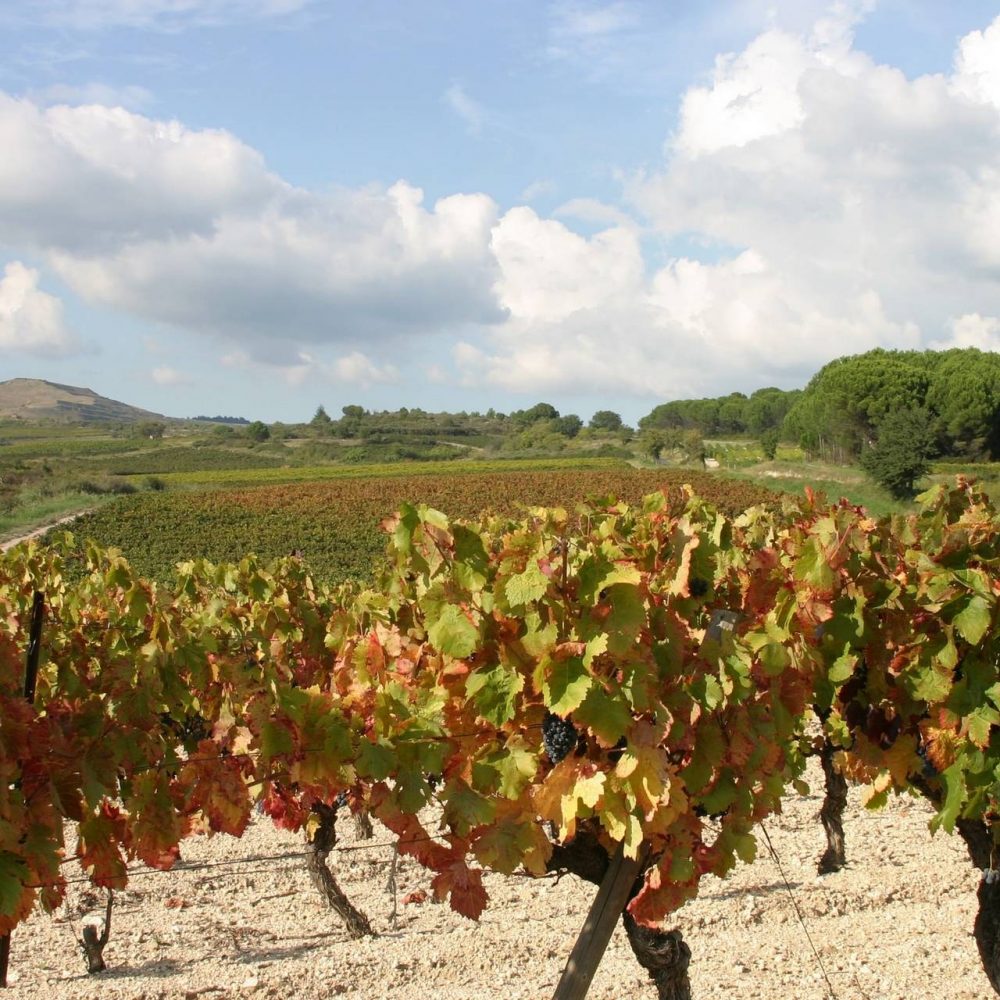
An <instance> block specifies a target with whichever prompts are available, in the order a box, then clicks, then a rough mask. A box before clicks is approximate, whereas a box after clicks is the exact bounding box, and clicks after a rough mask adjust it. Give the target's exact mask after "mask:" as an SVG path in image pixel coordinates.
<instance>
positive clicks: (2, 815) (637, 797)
mask: <svg viewBox="0 0 1000 1000" xmlns="http://www.w3.org/2000/svg"><path fill="white" fill-rule="evenodd" d="M779 503H780V506H773V505H772V506H771V507H754V508H751V509H749V510H747V511H746V512H745V513H742V514H740V515H738V516H733V515H728V514H723V513H720V512H718V511H717V510H716V509H715V508H714V507H712V506H711V505H709V504H708V503H707V502H705V501H703V500H701V499H700V498H698V497H696V496H694V495H693V494H692V492H691V491H690V490H686V489H672V490H667V491H663V492H659V493H655V494H652V495H650V496H648V497H646V499H645V500H644V501H643V502H642V504H641V505H638V506H629V505H627V504H610V505H599V506H593V505H591V506H581V507H579V508H577V509H576V510H574V511H572V512H569V511H567V510H564V509H560V508H539V509H534V510H531V511H529V512H526V513H523V514H521V515H519V516H517V517H515V518H509V517H505V518H492V519H484V520H478V521H477V520H472V521H451V520H449V519H448V518H447V517H446V516H445V515H444V514H442V513H440V512H438V511H436V510H434V509H432V508H429V507H426V506H424V507H413V506H408V505H403V506H402V507H401V508H400V510H399V511H398V513H397V514H396V515H395V516H393V517H392V518H391V519H390V520H389V521H388V522H387V523H386V525H385V527H386V530H387V532H388V538H389V544H388V557H387V561H386V563H385V566H384V569H383V571H382V575H381V577H380V578H379V580H378V582H377V585H375V586H373V587H362V586H360V585H353V584H352V585H345V586H340V587H326V586H321V585H319V584H317V583H316V582H315V581H314V579H313V578H312V576H311V575H310V572H309V569H308V567H307V565H305V564H303V563H301V562H300V561H298V560H284V561H280V562H277V563H271V564H266V563H262V562H259V561H257V560H256V559H253V558H248V559H244V560H243V561H241V562H240V563H238V564H222V565H213V564H210V563H207V562H205V561H195V562H189V563H186V564H182V565H181V566H180V567H179V570H178V575H177V579H176V582H175V584H173V585H172V586H170V587H163V586H159V585H156V584H153V583H150V582H148V581H145V580H143V579H140V578H138V577H137V576H136V575H135V574H134V572H133V571H132V569H131V568H130V566H129V565H128V564H127V563H126V562H125V561H124V560H123V559H122V558H121V557H120V556H118V555H117V554H116V553H115V552H114V551H113V550H111V551H108V550H102V549H98V548H96V547H93V546H83V547H81V546H80V545H78V544H77V543H76V542H75V540H74V539H73V538H72V537H67V538H66V539H65V540H64V542H63V543H62V544H60V545H57V546H55V547H51V548H45V547H39V546H36V545H29V546H22V547H20V548H18V549H16V550H14V551H13V552H12V553H10V554H8V555H6V556H5V557H3V559H2V560H0V933H4V932H6V931H8V930H10V929H11V928H12V927H14V926H15V925H16V924H17V923H18V922H19V921H21V920H23V919H24V917H25V916H26V915H27V913H28V911H29V910H30V908H31V907H32V905H33V904H34V902H35V901H36V899H37V900H40V901H41V903H42V904H43V905H44V906H45V907H46V908H47V909H52V908H53V907H55V906H57V905H58V904H59V902H60V900H61V898H62V895H63V892H64V889H65V879H66V878H67V877H68V876H69V874H70V872H71V871H72V868H71V867H70V866H67V865H66V864H65V863H63V862H64V861H65V860H66V858H65V853H66V851H65V841H64V834H63V830H64V824H65V822H66V821H72V822H74V823H76V824H77V825H78V831H79V838H78V848H77V851H76V855H77V858H78V861H79V864H80V865H81V866H82V867H83V869H84V871H85V872H87V873H88V874H89V876H90V877H91V878H92V879H93V880H94V882H95V883H97V884H100V885H107V886H119V885H122V884H124V882H125V879H126V877H127V865H128V864H129V863H131V862H135V861H140V862H143V863H145V864H147V865H151V866H154V867H157V868H169V867H170V866H171V865H172V864H173V863H174V862H175V861H176V859H177V858H178V856H179V853H180V850H181V849H182V843H183V840H184V839H185V838H186V837H188V836H191V835H194V834H198V833H206V832H226V833H231V834H234V835H237V836H238V835H239V834H241V833H242V831H243V830H244V829H245V827H246V825H247V823H248V822H249V818H250V816H251V812H252V809H253V807H254V805H255V803H261V804H262V807H263V809H264V811H265V812H266V813H267V814H268V815H269V816H270V817H271V818H272V819H273V821H274V822H275V823H277V824H279V825H280V826H282V827H286V828H290V829H297V828H300V827H302V826H303V825H304V824H306V823H308V822H309V817H310V810H311V806H312V804H313V803H316V802H323V803H326V804H333V803H334V802H335V801H336V800H337V798H338V796H340V795H341V794H342V793H344V794H345V795H346V799H347V802H348V804H349V806H350V808H351V809H354V810H357V809H361V808H366V809H368V810H370V811H371V812H372V814H373V815H374V816H375V817H377V818H378V819H379V820H380V821H381V822H382V823H383V824H384V825H385V826H386V827H388V828H389V829H390V830H391V831H393V833H394V834H395V836H396V837H397V838H398V840H399V849H400V851H401V852H403V853H406V854H409V855H411V856H412V857H414V858H416V859H417V860H418V861H419V862H420V863H421V864H423V865H425V866H426V867H427V868H428V869H430V870H431V872H432V874H431V876H430V880H429V890H430V891H431V892H433V894H434V895H435V896H437V897H438V898H440V899H445V898H447V899H448V900H449V902H450V904H451V906H452V907H453V908H454V909H455V910H456V911H458V912H459V913H462V914H464V915H466V916H469V917H472V918H476V917H478V916H479V914H480V913H481V912H482V910H483V908H484V906H485V905H486V903H487V895H486V891H485V889H484V886H483V879H482V874H483V870H484V869H491V870H494V871H498V872H502V873H511V872H513V871H515V870H517V869H526V870H527V871H529V872H533V873H536V874H541V873H543V872H544V871H545V870H546V863H547V861H548V859H549V857H550V855H551V852H552V844H553V836H554V837H555V838H556V839H558V840H559V841H562V842H567V841H570V840H571V839H572V838H573V837H574V835H575V834H576V833H577V831H578V830H579V828H580V826H581V824H586V825H587V826H588V829H589V830H591V831H593V830H597V832H598V836H599V838H600V839H601V840H602V842H603V843H604V844H605V846H607V847H608V848H609V850H610V849H611V848H613V847H614V846H615V845H617V844H623V845H624V848H625V851H626V852H627V853H628V854H630V855H632V856H636V855H638V854H639V852H640V851H642V852H643V854H644V855H645V854H646V852H648V856H649V857H650V858H651V859H652V863H651V864H650V866H649V867H648V868H647V870H646V873H645V881H644V884H643V887H642V889H641V891H640V892H639V893H638V894H637V895H636V896H635V897H634V898H633V899H632V901H631V903H630V904H629V909H630V911H631V913H632V915H633V916H634V917H635V918H636V919H637V920H638V921H639V922H640V923H643V924H646V925H656V924H658V923H660V922H661V921H662V920H663V919H664V918H665V917H666V916H667V915H668V914H669V913H671V912H672V911H673V910H675V909H677V908H678V907H679V906H681V905H682V904H683V903H684V902H685V901H686V900H687V899H689V898H691V897H692V896H693V895H695V894H696V893H697V891H698V885H699V881H700V879H701V878H702V877H703V876H704V875H706V874H713V875H717V876H724V875H725V874H726V873H727V872H728V871H729V870H730V869H731V868H732V867H733V866H734V865H735V864H736V863H737V861H738V860H743V861H745V862H750V861H752V860H753V858H754V855H755V849H756V840H755V837H754V828H755V826H756V825H758V824H759V823H760V821H761V820H763V819H764V818H766V817H767V816H768V815H770V814H772V813H774V812H776V811H779V810H780V808H781V803H782V800H783V798H784V797H785V796H786V795H787V794H790V790H791V789H792V788H793V786H795V785H797V784H798V782H799V779H800V776H801V773H802V771H803V768H804V764H805V759H806V756H807V755H808V754H809V753H810V752H811V751H812V749H813V740H814V739H815V736H814V734H815V731H816V730H815V726H816V722H817V720H818V719H821V720H823V724H824V725H825V728H826V734H827V737H828V738H829V739H830V740H832V741H833V742H834V744H835V745H836V746H837V747H839V748H840V753H839V755H838V756H839V765H840V766H841V768H842V769H843V770H844V772H845V773H846V774H847V775H848V776H849V777H850V778H851V779H853V780H855V781H859V782H862V783H864V784H866V785H868V786H869V787H870V795H871V797H872V804H873V805H877V804H878V803H879V802H880V801H881V800H882V799H884V797H885V796H886V795H888V794H889V793H890V792H891V791H906V790H908V789H911V788H913V787H915V786H919V787H921V788H927V787H928V786H930V787H932V788H933V789H934V790H935V791H936V792H938V793H939V795H938V796H937V798H938V800H939V802H940V809H939V812H938V814H937V816H936V818H935V825H941V826H944V827H945V828H948V829H950V828H951V827H952V826H953V825H954V823H955V821H956V819H957V818H958V817H959V816H963V815H965V816H973V817H976V818H983V819H985V820H986V821H987V822H988V823H992V822H993V821H994V820H995V819H997V817H998V815H1000V807H998V799H1000V789H998V786H997V778H996V777H995V773H994V771H995V768H996V767H997V765H998V764H1000V760H998V758H1000V728H998V724H1000V671H998V666H997V661H998V655H1000V647H998V640H997V638H996V636H995V628H994V626H995V621H996V610H997V595H998V591H1000V583H998V582H997V560H998V558H1000V520H998V518H997V515H996V513H995V512H994V511H993V510H992V508H991V507H990V506H989V503H988V502H987V500H986V499H985V498H984V497H983V496H982V495H981V494H979V493H978V492H977V491H976V489H975V488H974V487H973V486H971V485H969V484H968V483H966V482H960V483H959V485H958V487H957V488H955V489H953V490H950V491H949V490H945V489H939V490H938V491H936V492H935V493H933V494H930V495H928V496H927V497H926V498H925V503H924V506H923V508H922V510H921V511H920V513H918V514H916V515H912V516H907V517H901V516H897V517H893V518H891V519H884V520H880V521H876V520H873V519H872V518H869V517H868V516H867V515H866V513H865V512H864V511H863V510H862V509H860V508H856V507H852V506H850V505H848V504H846V503H845V502H842V503H840V504H836V505H832V506H831V505H827V504H824V503H820V502H818V501H816V500H815V499H814V498H807V499H806V500H805V501H804V502H803V501H795V500H792V499H790V498H785V499H783V500H781V501H779ZM70 580H72V583H69V582H67V581H70ZM36 590H40V591H43V592H44V593H45V594H46V597H47V602H48V609H49V610H48V617H47V621H46V625H45V632H44V647H43V651H42V664H41V671H40V675H39V683H38V691H37V696H36V698H35V702H34V704H33V705H29V704H27V702H26V701H25V700H24V699H23V696H22V684H23V680H22V678H23V670H24V661H25V647H26V643H27V632H28V617H29V615H30V609H31V603H32V595H33V593H34V591H36ZM724 612H726V613H724ZM546 712H552V713H555V714H556V715H558V716H560V717H563V718H570V719H572V721H573V724H574V725H575V727H576V729H577V731H578V732H579V740H578V744H577V747H576V749H575V751H573V752H571V753H570V754H569V755H568V756H567V757H565V759H563V760H561V761H560V762H559V763H558V764H552V763H551V761H549V759H548V758H547V756H546V755H545V753H544V750H543V747H542V737H541V724H542V720H543V718H544V717H545V714H546Z"/></svg>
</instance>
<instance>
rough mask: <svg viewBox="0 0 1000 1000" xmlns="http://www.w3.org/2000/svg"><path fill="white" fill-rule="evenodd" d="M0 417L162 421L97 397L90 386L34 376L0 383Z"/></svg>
mask: <svg viewBox="0 0 1000 1000" xmlns="http://www.w3.org/2000/svg"><path fill="white" fill-rule="evenodd" d="M0 418H2V419H7V420H9V419H11V418H14V419H18V420H64V421H66V422H67V423H104V422H109V423H110V422H114V423H130V422H132V421H136V420H163V419H164V418H163V416H162V415H161V414H159V413H152V412H150V411H149V410H141V409H139V408H138V407H137V406H129V405H128V404H127V403H119V402H118V401H117V400H114V399H107V398H106V397H104V396H98V395H97V393H96V392H94V391H93V390H92V389H81V388H79V387H78V386H75V385H58V384H57V383H55V382H45V381H44V380H42V379H37V378H12V379H9V380H8V381H6V382H0Z"/></svg>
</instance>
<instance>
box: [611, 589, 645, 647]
mask: <svg viewBox="0 0 1000 1000" xmlns="http://www.w3.org/2000/svg"><path fill="white" fill-rule="evenodd" d="M607 594H608V600H609V601H610V602H611V614H610V615H608V617H607V619H606V620H605V622H604V630H605V631H606V632H607V634H608V652H609V653H614V654H621V653H626V652H628V650H629V649H631V648H632V646H633V645H635V640H636V637H637V636H638V635H639V633H640V632H641V631H642V629H643V628H644V627H645V625H646V606H645V603H644V602H643V599H642V594H641V593H640V591H639V588H638V587H637V586H635V584H631V583H616V584H615V585H614V586H613V587H609V588H608V590H607Z"/></svg>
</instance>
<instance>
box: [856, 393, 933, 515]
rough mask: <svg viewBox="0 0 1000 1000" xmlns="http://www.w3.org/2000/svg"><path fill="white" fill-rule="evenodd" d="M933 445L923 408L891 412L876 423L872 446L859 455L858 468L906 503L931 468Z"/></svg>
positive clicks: (928, 419) (931, 434)
mask: <svg viewBox="0 0 1000 1000" xmlns="http://www.w3.org/2000/svg"><path fill="white" fill-rule="evenodd" d="M933 446H934V433H933V428H932V422H931V415H930V414H929V413H928V411H927V410H925V409H923V408H922V407H908V408H906V409H900V410H893V411H892V412H890V413H888V414H887V415H886V416H885V417H884V418H883V420H882V422H881V423H880V424H879V427H878V439H877V440H876V442H875V444H874V445H873V446H872V447H870V448H868V449H867V450H866V451H864V452H862V455H861V465H862V467H863V468H864V469H865V470H866V471H867V472H868V473H869V474H870V475H871V477H872V478H873V479H874V480H875V481H876V482H878V483H879V484H881V485H882V486H884V487H885V488H886V489H887V490H888V491H889V492H890V493H891V494H892V495H893V496H894V497H895V498H896V499H897V500H909V499H911V498H912V497H913V494H914V492H915V489H914V484H915V483H916V481H917V480H918V479H919V478H920V477H921V476H922V475H924V474H925V473H926V472H927V471H928V469H929V468H930V465H929V463H928V458H929V457H930V455H931V451H932V448H933Z"/></svg>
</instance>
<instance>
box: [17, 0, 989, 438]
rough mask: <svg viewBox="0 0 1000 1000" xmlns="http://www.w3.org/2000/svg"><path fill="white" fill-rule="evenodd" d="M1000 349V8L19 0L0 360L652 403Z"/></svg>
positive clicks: (525, 402) (336, 396)
mask: <svg viewBox="0 0 1000 1000" xmlns="http://www.w3.org/2000/svg"><path fill="white" fill-rule="evenodd" d="M956 346H957V347H978V348H980V349H982V350H1000V2H992V3H986V2H980V0H962V2H961V3H942V2H940V0H838V2H831V0H713V2H711V3H705V2H701V0H610V2H609V0H552V2H543V0H423V2H420V3H413V2H401V0H381V2H376V3H369V2H360V0H350V2H349V0H0V380H3V379H7V378H15V377H27V378H42V379H48V380H49V381H53V382H59V383H64V384H69V385H78V386H86V387H88V388H91V389H94V390H95V391H97V392H99V393H101V394H102V395H106V396H110V397H112V398H115V399H120V400H122V401H124V402H128V403H132V404H134V405H140V406H143V407H145V408H147V409H151V410H155V411H157V412H161V413H164V414H167V415H169V416H175V417H186V416H194V415H198V414H207V415H215V414H232V415H240V416H245V417H247V418H250V419H262V420H266V421H275V420H282V421H287V422H293V421H301V420H308V419H309V418H310V417H311V416H312V415H313V413H314V412H315V410H316V407H317V406H319V405H323V406H324V407H325V408H326V410H327V411H328V412H329V413H330V414H331V415H334V416H336V415H337V414H339V412H340V408H341V407H342V406H344V405H347V404H360V405H363V406H365V407H367V408H369V409H376V410H381V409H396V408H398V407H401V406H407V407H411V408H412V407H418V406H419V407H422V408H423V409H425V410H452V411H457V410H467V411H475V410H478V411H486V410H487V409H489V408H490V407H492V408H494V409H497V410H502V411H505V412H506V411H509V410H512V409H518V408H523V407H528V406H531V405H533V404H534V403H536V402H538V401H541V400H544V401H546V402H550V403H552V404H553V405H555V406H556V407H557V408H558V409H559V410H560V411H561V412H563V413H569V412H573V413H578V414H579V415H581V416H582V417H583V418H584V419H587V418H588V417H589V416H590V415H591V414H592V413H593V412H594V411H595V410H598V409H612V410H615V411H617V412H618V413H620V414H622V416H623V417H625V419H626V420H627V421H628V422H635V421H636V420H637V419H638V418H639V417H640V416H642V415H644V414H645V413H648V412H649V411H650V410H651V409H652V408H653V407H654V406H655V405H657V404H658V403H661V402H664V401H666V400H670V399H677V398H691V397H699V396H715V395H721V394H725V393H728V392H733V391H740V392H745V393H748V394H749V393H751V392H753V391H754V390H755V389H759V388H762V387H764V386H772V385H775V386H779V387H782V388H795V387H799V386H802V385H804V384H805V382H806V381H807V380H808V379H809V377H810V376H811V375H812V374H813V373H814V372H815V371H816V370H817V369H818V368H819V367H820V366H821V365H823V364H825V363H826V362H827V361H829V360H831V359H832V358H834V357H838V356H841V355H843V354H850V353H858V352H861V351H866V350H869V349H871V348H874V347H885V348H907V349H908V348H931V349H946V348H948V347H956Z"/></svg>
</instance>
